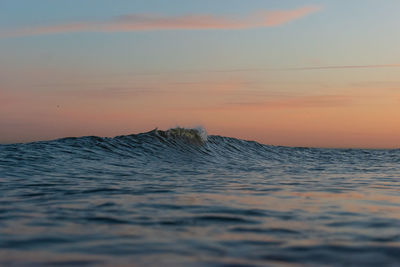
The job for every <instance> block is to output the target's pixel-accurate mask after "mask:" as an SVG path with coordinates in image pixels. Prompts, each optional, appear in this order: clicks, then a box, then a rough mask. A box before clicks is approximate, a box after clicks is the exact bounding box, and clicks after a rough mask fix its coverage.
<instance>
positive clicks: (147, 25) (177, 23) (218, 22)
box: [0, 6, 322, 37]
mask: <svg viewBox="0 0 400 267" xmlns="http://www.w3.org/2000/svg"><path fill="white" fill-rule="evenodd" d="M321 9H322V8H321V7H318V6H306V7H301V8H297V9H292V10H269V11H268V10H267V11H261V12H257V13H253V14H251V15H249V16H247V17H244V18H240V17H233V16H215V15H210V14H191V15H182V16H165V15H159V14H141V13H137V14H128V15H124V16H120V17H115V18H113V19H111V20H108V21H86V22H85V21H82V22H74V23H66V24H57V25H47V26H32V27H26V28H20V29H14V30H7V31H3V32H0V37H18V36H29V35H42V34H56V33H68V32H135V31H155V30H207V29H216V30H217V29H221V30H222V29H225V30H240V29H250V28H264V27H275V26H279V25H282V24H285V23H288V22H291V21H293V20H297V19H300V18H302V17H305V16H307V15H309V14H312V13H315V12H317V11H320V10H321Z"/></svg>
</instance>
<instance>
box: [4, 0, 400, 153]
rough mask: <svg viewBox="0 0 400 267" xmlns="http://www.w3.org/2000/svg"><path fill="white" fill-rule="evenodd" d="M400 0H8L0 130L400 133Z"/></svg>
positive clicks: (348, 143) (16, 135)
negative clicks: (189, 129) (196, 128)
mask: <svg viewBox="0 0 400 267" xmlns="http://www.w3.org/2000/svg"><path fill="white" fill-rule="evenodd" d="M399 13H400V1H398V0H385V1H375V0H352V1H328V0H325V1H323V0H321V1H317V0H309V1H306V0H298V1H291V0H282V1H268V0H253V1H242V0H218V1H215V0H204V1H187V0H169V1H165V0H143V1H141V0H137V1H106V0H82V1H67V0H66V1H52V0H38V1H31V0H25V1H23V0H18V1H15V0H2V1H1V2H0V143H15V142H28V141H36V140H47V139H54V138H60V137H66V136H82V135H96V136H115V135H122V134H131V133H139V132H145V131H150V130H152V129H154V128H155V127H158V128H160V129H167V128H170V127H175V126H177V125H180V126H184V127H195V126H199V125H202V126H204V127H205V128H206V129H207V131H208V132H209V134H218V135H223V136H230V137H237V138H242V139H247V140H256V141H258V142H261V143H264V144H271V145H287V146H313V147H365V148H399V147H400V49H399V47H400V34H398V32H399V29H400V17H399Z"/></svg>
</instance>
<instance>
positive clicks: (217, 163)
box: [0, 131, 400, 266]
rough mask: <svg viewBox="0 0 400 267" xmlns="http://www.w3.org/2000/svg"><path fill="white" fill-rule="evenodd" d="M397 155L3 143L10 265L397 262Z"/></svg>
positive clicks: (142, 138) (0, 183)
mask: <svg viewBox="0 0 400 267" xmlns="http://www.w3.org/2000/svg"><path fill="white" fill-rule="evenodd" d="M399 164H400V150H357V149H311V148H287V147H276V146H267V145H261V144H259V143H256V142H249V141H243V140H238V139H234V138H227V137H221V136H208V139H207V141H206V142H204V143H203V142H198V139H196V140H195V141H193V140H192V139H191V137H190V136H179V135H165V134H162V132H157V131H153V132H149V133H145V134H139V135H129V136H120V137H115V138H100V137H81V138H65V139H59V140H55V141H46V142H35V143H28V144H14V145H0V265H5V266H37V265H59V264H63V265H65V266H92V265H95V266H97V265H106V266H114V265H120V266H125V265H126V266H128V265H135V266H148V265H153V266H159V265H161V264H163V265H166V266H187V265H194V266H230V265H235V266H265V265H269V266H274V265H277V266H279V265H294V266H297V265H299V266H302V265H335V266H348V265H359V266H376V265H383V266H389V265H392V266H395V265H398V264H400V230H399V229H400V165H399Z"/></svg>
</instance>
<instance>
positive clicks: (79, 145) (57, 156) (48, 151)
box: [0, 127, 400, 171]
mask: <svg viewBox="0 0 400 267" xmlns="http://www.w3.org/2000/svg"><path fill="white" fill-rule="evenodd" d="M399 152H400V151H399V150H360V149H318V148H299V147H297V148H296V147H282V146H271V145H264V144H260V143H257V142H255V141H246V140H241V139H236V138H231V137H222V136H217V135H207V131H206V130H205V129H204V128H195V129H186V128H180V127H178V128H172V129H169V130H158V129H154V130H152V131H149V132H146V133H139V134H131V135H122V136H117V137H114V138H108V137H98V136H86V137H68V138H62V139H57V140H53V141H40V142H33V143H26V144H13V145H0V167H1V166H8V165H10V166H14V167H20V168H21V169H23V168H25V167H26V166H29V165H31V166H33V167H34V166H36V165H37V166H40V167H41V168H45V169H46V168H50V167H51V166H54V164H57V165H62V164H64V163H63V162H68V164H77V165H78V164H79V165H82V166H83V165H85V164H86V165H87V166H90V164H88V162H91V163H93V161H97V162H99V163H105V162H111V161H112V164H113V166H125V165H126V164H128V165H129V164H130V165H135V166H138V167H139V166H145V165H146V164H163V163H167V164H176V165H180V164H187V163H189V164H200V163H207V164H210V163H211V164H214V165H217V166H221V167H222V166H224V167H226V168H230V169H232V168H233V169H235V168H238V167H239V166H240V167H241V168H244V169H246V168H247V169H249V168H250V169H251V168H252V167H255V166H261V165H262V166H263V167H265V166H266V164H267V165H268V164H269V165H271V164H283V165H282V166H283V167H284V166H285V165H284V164H286V163H296V164H300V163H302V164H303V165H312V168H321V169H323V166H324V165H325V164H326V163H338V164H352V163H353V162H357V161H363V162H364V163H365V164H369V163H371V162H372V163H373V164H376V162H377V161H379V160H380V159H382V162H388V163H390V162H396V163H399V162H400V157H399ZM71 162H72V163H71ZM260 163H261V165H260ZM65 164H67V163H65ZM297 171H301V170H297Z"/></svg>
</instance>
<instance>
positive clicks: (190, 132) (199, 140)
mask: <svg viewBox="0 0 400 267" xmlns="http://www.w3.org/2000/svg"><path fill="white" fill-rule="evenodd" d="M154 131H155V133H156V134H158V135H160V136H162V137H164V138H181V139H184V140H185V141H189V142H191V143H195V144H204V143H205V142H207V136H208V135H207V131H206V129H204V128H203V127H197V128H193V129H188V128H182V127H176V128H170V129H168V130H166V131H162V130H158V129H155V130H154Z"/></svg>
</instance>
